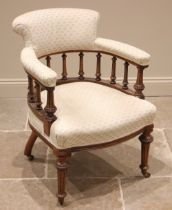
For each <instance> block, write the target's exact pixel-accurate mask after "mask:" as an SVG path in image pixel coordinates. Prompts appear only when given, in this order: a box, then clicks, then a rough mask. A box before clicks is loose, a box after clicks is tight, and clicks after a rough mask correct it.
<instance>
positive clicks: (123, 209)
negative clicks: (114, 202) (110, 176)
mask: <svg viewBox="0 0 172 210" xmlns="http://www.w3.org/2000/svg"><path fill="white" fill-rule="evenodd" d="M117 181H118V186H119V192H120V196H121V203H122V210H125V201H124V194H123V191H122V184H121V179H120V178H117Z"/></svg>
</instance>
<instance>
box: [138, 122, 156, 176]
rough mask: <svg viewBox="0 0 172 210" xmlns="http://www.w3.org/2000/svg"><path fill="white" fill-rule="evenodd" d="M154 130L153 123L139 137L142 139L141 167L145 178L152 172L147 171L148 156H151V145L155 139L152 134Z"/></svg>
mask: <svg viewBox="0 0 172 210" xmlns="http://www.w3.org/2000/svg"><path fill="white" fill-rule="evenodd" d="M152 131H153V125H151V126H148V127H146V129H145V131H144V132H143V134H142V135H141V136H139V139H140V141H141V165H140V169H141V172H142V174H143V176H144V177H145V178H148V177H150V175H151V174H150V173H149V172H148V171H147V170H148V168H149V166H148V156H149V147H150V143H151V142H152V141H153V137H152V136H151V132H152Z"/></svg>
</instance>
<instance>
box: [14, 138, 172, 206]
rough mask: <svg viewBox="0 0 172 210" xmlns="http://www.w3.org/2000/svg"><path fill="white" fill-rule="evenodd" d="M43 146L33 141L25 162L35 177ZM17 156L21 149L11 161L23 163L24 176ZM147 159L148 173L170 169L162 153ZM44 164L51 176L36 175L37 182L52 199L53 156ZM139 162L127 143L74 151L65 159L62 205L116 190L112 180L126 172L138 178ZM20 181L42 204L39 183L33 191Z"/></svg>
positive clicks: (43, 170) (124, 175) (163, 171)
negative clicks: (65, 181)
mask: <svg viewBox="0 0 172 210" xmlns="http://www.w3.org/2000/svg"><path fill="white" fill-rule="evenodd" d="M46 149H47V147H44V146H43V143H42V142H39V143H36V144H35V148H34V151H33V154H34V155H35V160H34V161H32V162H29V165H30V166H31V169H32V172H33V173H34V174H35V176H36V177H40V169H39V167H40V165H45V164H44V162H45V156H46ZM20 158H24V157H23V154H22V153H21V154H19V156H18V157H17V158H16V159H15V162H14V163H15V164H16V166H18V167H23V177H27V173H28V164H24V165H20V164H17V162H18V163H20ZM150 163H151V164H150V166H151V167H150V172H153V173H152V174H161V173H164V174H166V175H167V174H168V173H170V172H172V169H171V167H169V166H168V165H166V164H165V162H163V157H162V160H161V161H160V160H158V159H156V158H154V157H153V156H151V155H150ZM48 164H49V165H48V168H49V167H50V166H51V167H53V168H54V169H53V172H52V174H49V173H48V178H53V179H40V180H39V182H40V183H41V184H42V185H43V186H44V187H46V189H47V190H48V191H49V192H50V193H51V196H53V199H54V202H55V200H56V191H57V181H56V175H57V172H56V167H55V164H56V159H50V160H49V163H48ZM139 164H140V150H139V149H137V148H135V147H133V146H130V145H127V144H121V145H118V146H116V147H110V148H107V149H101V150H95V151H91V152H87V151H84V152H78V153H75V154H74V155H72V157H71V159H70V162H69V170H68V176H67V193H68V199H67V202H66V203H67V204H65V205H68V204H69V203H72V202H74V201H76V200H78V202H81V203H82V202H84V201H85V200H86V199H87V198H90V199H91V198H95V197H99V196H103V195H104V196H105V195H107V194H109V193H111V192H112V191H113V190H114V189H116V190H119V189H118V184H117V180H116V178H117V177H123V178H124V177H127V176H128V175H129V176H132V177H133V179H135V180H136V181H140V180H142V178H141V177H142V175H141V173H140V170H139V167H138V165H139ZM44 172H45V168H44V167H42V168H41V174H44ZM44 175H45V174H44ZM135 176H136V177H135ZM138 176H139V177H140V178H138ZM41 177H43V176H41ZM23 183H24V185H25V187H26V189H27V191H28V192H29V194H30V196H31V197H32V198H33V199H34V200H36V202H37V203H39V204H40V205H42V199H41V198H39V196H38V195H37V193H38V192H39V191H41V190H42V187H41V186H40V184H38V186H37V190H36V192H33V189H32V188H31V187H29V185H28V184H26V183H25V181H23ZM83 200H84V201H83ZM45 202H46V201H45Z"/></svg>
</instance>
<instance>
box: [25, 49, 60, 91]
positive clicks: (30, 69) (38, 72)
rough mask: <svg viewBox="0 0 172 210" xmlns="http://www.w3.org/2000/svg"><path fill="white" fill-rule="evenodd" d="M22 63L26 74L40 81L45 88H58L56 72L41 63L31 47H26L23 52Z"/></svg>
mask: <svg viewBox="0 0 172 210" xmlns="http://www.w3.org/2000/svg"><path fill="white" fill-rule="evenodd" d="M21 62H22V64H23V66H24V69H25V70H26V72H27V73H28V74H30V75H31V76H33V77H34V78H35V79H36V80H38V81H39V82H40V83H41V85H43V86H45V87H55V86H56V80H57V74H56V72H54V71H53V70H52V69H51V68H49V67H47V66H45V65H44V64H43V63H41V62H40V61H39V60H38V58H37V57H36V54H35V52H34V50H33V49H32V48H31V47H26V48H24V49H23V50H22V52H21Z"/></svg>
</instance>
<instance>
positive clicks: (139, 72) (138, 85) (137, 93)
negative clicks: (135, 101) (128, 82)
mask: <svg viewBox="0 0 172 210" xmlns="http://www.w3.org/2000/svg"><path fill="white" fill-rule="evenodd" d="M144 69H145V67H143V66H137V80H136V83H135V84H134V89H135V94H134V95H135V96H137V97H139V98H141V99H144V98H145V96H144V95H143V93H142V91H143V90H144V88H145V86H144V84H143V70H144Z"/></svg>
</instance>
